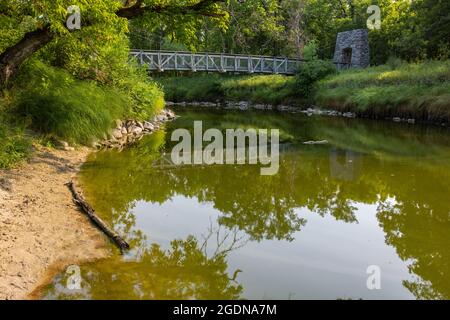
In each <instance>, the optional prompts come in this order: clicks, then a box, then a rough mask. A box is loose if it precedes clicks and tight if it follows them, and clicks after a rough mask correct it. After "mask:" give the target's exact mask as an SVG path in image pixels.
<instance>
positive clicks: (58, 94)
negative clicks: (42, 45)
mask: <svg viewBox="0 0 450 320" xmlns="http://www.w3.org/2000/svg"><path fill="white" fill-rule="evenodd" d="M16 83H19V84H20V85H21V87H20V91H18V92H17V94H16V96H15V100H14V102H13V104H14V113H15V114H16V115H18V116H19V117H22V118H24V119H26V121H27V123H28V124H29V126H30V127H31V128H32V129H34V130H36V131H38V132H41V133H45V134H49V135H53V136H55V137H58V138H62V139H65V140H67V141H69V142H72V143H81V144H89V143H91V142H92V141H93V140H94V139H97V138H101V137H102V136H103V135H104V134H105V133H106V132H108V130H109V129H110V128H111V126H112V124H113V121H114V119H118V118H122V117H123V116H124V115H125V114H127V113H128V112H129V106H128V103H127V99H126V97H124V96H123V95H122V94H120V92H118V91H117V90H114V89H111V88H102V87H99V86H98V85H96V84H95V83H94V82H89V81H80V80H76V79H74V78H72V77H71V76H70V75H69V74H67V73H66V72H65V71H63V70H61V69H57V68H53V67H49V66H47V65H45V64H43V63H41V62H34V63H33V64H31V65H28V66H27V67H26V70H24V71H23V72H22V74H21V76H20V77H19V78H18V79H17V80H16Z"/></svg>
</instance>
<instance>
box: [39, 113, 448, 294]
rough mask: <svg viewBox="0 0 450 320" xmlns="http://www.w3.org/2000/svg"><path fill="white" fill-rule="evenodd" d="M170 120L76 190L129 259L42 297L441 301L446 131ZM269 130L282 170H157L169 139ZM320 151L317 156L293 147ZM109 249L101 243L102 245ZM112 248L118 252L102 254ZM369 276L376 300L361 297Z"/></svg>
mask: <svg viewBox="0 0 450 320" xmlns="http://www.w3.org/2000/svg"><path fill="white" fill-rule="evenodd" d="M178 114H179V115H180V118H178V119H177V120H176V121H174V122H171V123H169V124H167V125H166V126H165V128H163V129H162V130H160V131H158V132H156V133H155V134H153V135H151V136H147V137H145V138H144V139H143V140H141V142H140V143H139V144H137V145H135V146H133V147H130V148H128V149H126V150H124V151H122V152H118V151H104V152H98V153H95V154H92V155H91V156H90V158H89V159H88V161H87V163H86V164H85V165H84V167H83V168H82V171H81V173H80V176H79V180H80V182H81V184H82V186H83V189H84V193H85V195H86V198H87V200H88V201H89V202H90V203H91V204H92V206H93V207H94V208H95V209H96V211H97V213H98V214H99V215H100V216H101V217H102V218H103V219H104V220H105V221H107V222H108V223H109V224H110V225H111V226H113V227H114V229H116V230H117V231H119V232H120V233H121V234H122V235H124V236H125V238H126V240H128V241H129V243H130V244H131V247H132V250H131V251H130V252H128V253H127V254H125V255H123V256H122V255H120V254H119V253H118V252H115V254H114V255H113V256H112V257H111V258H108V259H106V260H102V261H99V262H95V263H89V264H86V265H82V266H80V270H81V277H82V282H81V284H82V287H81V289H79V290H69V289H68V288H67V286H66V284H67V281H68V278H69V276H70V275H68V274H66V273H64V274H59V275H57V276H55V278H54V280H53V283H52V284H51V285H49V286H48V288H47V289H46V290H45V292H44V295H43V298H45V299H315V298H320V299H382V298H383V299H436V298H438V299H450V134H449V133H450V132H449V129H446V128H438V127H421V126H418V125H407V124H396V123H390V122H382V121H381V122H376V121H369V120H367V121H365V120H356V119H342V118H323V117H307V116H304V115H302V114H280V113H267V112H265V113H257V112H249V111H245V112H238V111H226V112H225V111H204V110H197V111H193V110H191V111H189V110H184V111H178ZM194 120H202V121H203V127H204V129H207V128H219V129H226V128H243V129H245V128H264V129H265V128H267V129H270V128H277V129H279V130H280V137H281V141H282V145H281V148H280V149H281V155H280V169H279V172H278V174H276V175H273V176H262V175H260V167H259V166H258V165H248V164H247V165H210V166H206V165H205V166H201V165H198V166H195V165H194V166H169V165H167V164H166V163H165V162H164V160H163V157H164V155H165V154H166V155H167V153H170V150H171V148H172V147H173V145H174V142H171V141H170V137H171V132H172V131H173V130H174V129H176V128H192V126H193V121H194ZM311 140H315V141H317V140H327V141H328V142H329V143H328V144H324V145H305V144H303V143H302V142H304V141H311ZM111 247H112V245H111ZM114 250H116V249H114ZM369 266H377V267H379V270H380V284H381V288H380V289H378V290H377V289H375V290H369V289H368V287H367V283H366V282H367V279H368V277H369V276H370V275H369V274H368V273H367V269H368V267H369Z"/></svg>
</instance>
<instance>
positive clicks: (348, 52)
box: [334, 29, 370, 69]
mask: <svg viewBox="0 0 450 320" xmlns="http://www.w3.org/2000/svg"><path fill="white" fill-rule="evenodd" d="M334 62H335V63H336V65H337V68H338V69H344V68H366V67H368V66H369V65H370V50H369V33H368V31H367V29H358V30H351V31H346V32H341V33H338V35H337V39H336V50H335V52H334Z"/></svg>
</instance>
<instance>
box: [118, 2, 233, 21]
mask: <svg viewBox="0 0 450 320" xmlns="http://www.w3.org/2000/svg"><path fill="white" fill-rule="evenodd" d="M224 2H226V0H201V1H199V2H197V3H195V4H191V5H188V6H176V5H153V6H148V5H145V4H144V3H143V1H142V0H138V1H136V3H135V4H134V5H132V6H130V7H126V8H121V9H119V10H117V11H116V15H117V16H119V17H121V18H126V19H132V18H137V17H140V16H142V15H144V14H146V13H164V14H178V15H188V14H191V15H202V16H207V17H216V18H221V17H224V16H225V14H224V13H221V12H211V11H210V9H211V6H212V5H213V4H216V3H224Z"/></svg>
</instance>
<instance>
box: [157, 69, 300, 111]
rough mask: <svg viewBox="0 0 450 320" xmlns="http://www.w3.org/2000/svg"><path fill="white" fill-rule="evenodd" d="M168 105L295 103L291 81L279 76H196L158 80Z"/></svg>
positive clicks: (290, 78) (292, 79)
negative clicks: (209, 102) (196, 102)
mask: <svg viewBox="0 0 450 320" xmlns="http://www.w3.org/2000/svg"><path fill="white" fill-rule="evenodd" d="M157 81H158V82H159V83H161V85H162V87H163V89H164V93H165V97H166V99H167V100H168V101H175V102H180V101H186V102H193V101H216V100H231V101H239V100H245V101H251V102H254V103H267V104H281V103H288V102H289V101H294V100H296V97H295V95H294V90H293V86H294V83H295V81H294V78H293V77H285V76H281V75H255V76H233V75H219V74H199V75H194V76H182V77H171V78H160V79H158V80H157Z"/></svg>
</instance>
